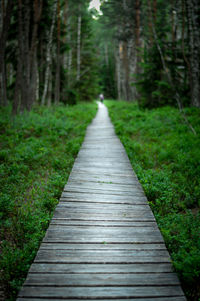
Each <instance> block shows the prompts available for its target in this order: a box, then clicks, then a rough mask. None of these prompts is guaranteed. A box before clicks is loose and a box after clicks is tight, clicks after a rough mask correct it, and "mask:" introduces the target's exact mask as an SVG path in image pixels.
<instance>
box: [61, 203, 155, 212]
mask: <svg viewBox="0 0 200 301" xmlns="http://www.w3.org/2000/svg"><path fill="white" fill-rule="evenodd" d="M56 208H62V210H68V209H72V210H73V209H76V210H77V209H78V210H79V211H80V210H81V211H82V209H83V210H87V211H90V210H99V211H101V212H102V213H103V212H104V211H107V210H110V211H112V212H113V211H118V212H120V211H122V212H125V211H129V212H130V211H139V210H147V211H149V210H150V209H149V205H148V204H137V205H133V204H132V205H127V204H109V203H107V204H101V203H92V204H91V203H83V202H79V203H73V202H62V201H60V202H59V204H58V205H57V207H56Z"/></svg>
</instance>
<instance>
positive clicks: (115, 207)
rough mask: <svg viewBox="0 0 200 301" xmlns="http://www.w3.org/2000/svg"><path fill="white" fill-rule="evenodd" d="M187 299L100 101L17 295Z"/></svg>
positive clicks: (22, 300) (22, 299) (25, 300)
mask: <svg viewBox="0 0 200 301" xmlns="http://www.w3.org/2000/svg"><path fill="white" fill-rule="evenodd" d="M127 299H130V300H136V301H164V300H165V301H185V300H186V298H185V297H184V294H183V291H182V289H181V287H180V283H179V280H178V278H177V276H176V274H175V273H173V271H172V265H171V262H170V257H169V254H168V252H167V250H166V247H165V244H164V241H163V238H162V236H161V234H160V231H159V230H158V227H157V224H156V222H155V219H154V216H153V214H152V211H151V209H150V207H149V205H148V203H147V200H146V197H145V196H144V192H143V190H142V188H141V186H140V184H139V182H138V180H137V177H136V175H135V174H134V172H133V170H132V167H131V164H130V162H129V159H128V157H127V155H126V152H125V150H124V148H123V146H122V144H121V143H120V141H119V139H118V138H117V137H116V135H115V133H114V129H113V126H112V124H111V122H110V120H109V118H108V113H107V109H106V108H105V106H104V105H102V104H99V110H98V113H97V116H96V117H95V119H94V120H93V122H92V124H91V125H90V126H89V127H88V129H87V135H86V137H85V141H84V143H83V145H82V148H81V150H80V152H79V154H78V157H77V159H76V161H75V164H74V167H73V169H72V172H71V175H70V178H69V181H68V183H67V185H66V186H65V188H64V191H63V193H62V196H61V199H60V202H59V204H58V206H57V207H56V210H55V213H54V216H53V219H52V221H51V223H50V226H49V229H48V230H47V233H46V236H45V238H44V240H43V242H42V244H41V247H40V249H39V251H38V254H37V256H36V258H35V261H34V263H33V264H32V266H31V268H30V270H29V273H28V276H27V279H26V281H25V283H24V286H23V288H22V289H21V291H20V293H19V297H18V299H17V300H18V301H33V300H35V301H41V300H54V301H58V300H71V301H75V300H104V301H108V300H115V301H125V300H127Z"/></svg>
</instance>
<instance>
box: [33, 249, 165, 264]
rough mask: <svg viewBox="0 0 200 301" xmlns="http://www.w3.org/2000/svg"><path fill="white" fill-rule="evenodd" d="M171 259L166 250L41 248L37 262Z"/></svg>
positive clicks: (163, 260)
mask: <svg viewBox="0 0 200 301" xmlns="http://www.w3.org/2000/svg"><path fill="white" fill-rule="evenodd" d="M169 260H170V257H169V255H168V252H167V251H166V250H140V251H139V252H138V250H77V249H76V250H44V249H40V250H39V252H38V254H37V256H36V259H35V263H37V262H38V263H42V262H46V263H50V262H52V263H68V262H69V263H70V262H71V263H82V262H87V263H90V262H91V263H95V262H98V263H100V262H102V263H105V262H107V263H108V262H109V263H122V262H123V263H139V262H142V263H143V262H149V263H153V262H162V263H166V262H168V261H169Z"/></svg>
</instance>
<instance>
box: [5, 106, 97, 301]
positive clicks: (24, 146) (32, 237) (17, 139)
mask: <svg viewBox="0 0 200 301" xmlns="http://www.w3.org/2000/svg"><path fill="white" fill-rule="evenodd" d="M96 110H97V105H96V104H88V103H87V104H78V105H76V106H73V107H72V106H53V107H51V108H46V107H36V108H35V109H33V110H32V111H31V112H30V113H28V112H26V113H24V114H20V115H18V116H16V117H15V119H14V120H13V119H12V116H11V112H10V108H6V109H5V110H2V111H1V114H0V145H1V150H0V187H1V189H0V229H1V230H0V271H1V275H0V287H1V288H3V289H4V292H5V295H6V297H5V296H4V297H3V296H2V298H3V299H2V300H5V299H6V300H15V298H16V295H17V292H18V290H19V288H20V286H21V285H22V283H23V282H24V280H25V277H26V274H27V271H28V269H29V266H30V264H31V263H32V261H33V259H34V257H35V255H36V252H37V250H38V248H39V245H40V241H41V240H42V238H43V236H44V234H45V232H46V229H47V227H48V224H49V221H50V220H51V217H52V213H53V211H54V208H55V206H56V204H57V203H58V198H59V197H60V195H61V193H62V190H63V187H64V185H65V184H66V182H67V179H68V176H69V174H70V171H71V168H72V166H73V163H74V159H75V158H76V156H77V153H78V151H79V149H80V146H81V144H82V141H83V139H84V135H85V130H86V127H87V126H88V124H89V123H90V122H91V120H92V119H93V118H94V116H95V114H96ZM0 291H1V290H0Z"/></svg>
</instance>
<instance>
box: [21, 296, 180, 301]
mask: <svg viewBox="0 0 200 301" xmlns="http://www.w3.org/2000/svg"><path fill="white" fill-rule="evenodd" d="M41 300H45V301H52V299H48V298H39V299H38V298H18V299H17V301H41ZM53 300H54V301H60V299H55V298H54V299H53ZM67 300H68V301H77V299H67ZM79 300H86V299H79ZM89 300H90V301H96V300H97V299H96V298H95V299H89ZM101 300H102V301H110V300H111V299H101ZM113 300H115V301H126V300H128V298H126V299H118V298H117V299H113ZM134 301H186V298H185V297H183V296H182V297H158V298H156V300H155V298H145V299H143V298H139V299H138V298H134Z"/></svg>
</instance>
